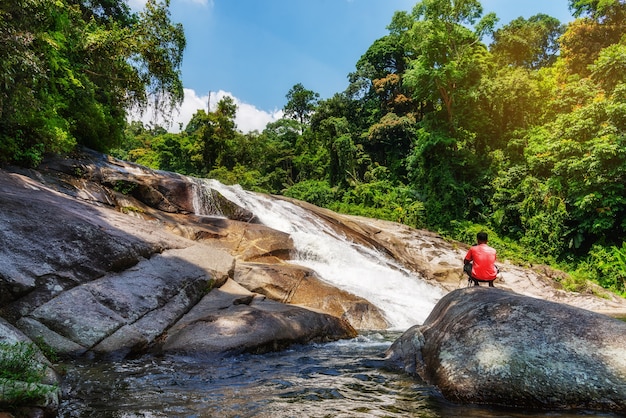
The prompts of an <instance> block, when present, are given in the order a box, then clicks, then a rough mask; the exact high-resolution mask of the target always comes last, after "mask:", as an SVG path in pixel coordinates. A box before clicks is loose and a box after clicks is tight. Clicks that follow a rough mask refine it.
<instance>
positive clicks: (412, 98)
mask: <svg viewBox="0 0 626 418" xmlns="http://www.w3.org/2000/svg"><path fill="white" fill-rule="evenodd" d="M168 6H169V1H167V0H165V1H157V0H149V1H148V3H147V5H146V8H145V10H144V11H142V12H141V13H133V12H131V11H130V9H129V8H128V6H127V5H126V3H125V2H124V1H116V0H53V1H51V0H5V1H3V2H2V3H1V4H0V137H1V138H0V140H1V142H0V161H1V162H2V163H5V164H6V163H18V164H22V165H33V166H35V165H37V164H38V163H39V162H40V161H41V158H42V157H43V156H44V155H45V154H46V153H49V152H69V151H71V150H72V149H73V148H74V147H76V146H77V145H85V146H88V147H91V148H95V149H98V150H101V151H105V152H109V153H111V154H112V155H114V156H117V157H119V158H122V159H126V160H129V161H135V162H138V163H140V164H144V165H147V166H150V167H153V168H157V169H162V170H168V171H176V172H180V173H183V174H188V175H194V176H201V177H212V178H216V179H219V180H221V181H222V182H225V183H227V184H235V183H238V184H241V185H242V186H243V187H244V188H246V189H250V190H256V191H262V192H268V193H275V194H284V195H287V196H291V197H295V198H298V199H302V200H306V201H309V202H312V203H314V204H317V205H319V206H323V207H327V208H330V209H333V210H336V211H340V212H346V213H352V214H358V215H364V216H369V217H376V218H382V219H388V220H393V221H398V222H403V223H406V224H408V225H411V226H414V227H420V228H428V229H431V230H436V231H439V232H441V233H442V234H444V235H446V236H448V237H451V238H455V239H459V240H462V241H465V242H467V243H472V242H473V241H474V237H475V234H476V232H477V231H479V230H486V231H488V232H489V233H490V243H491V244H492V245H493V246H495V247H496V248H497V249H498V251H499V257H500V258H509V259H511V260H514V261H519V262H525V263H533V264H536V263H548V264H551V265H554V266H558V267H561V268H565V269H566V270H567V271H568V272H570V273H571V276H570V278H568V279H565V282H564V284H565V285H566V286H568V287H569V288H570V289H577V290H586V286H587V285H586V283H587V280H592V281H595V282H597V283H599V284H601V285H602V286H604V287H606V288H609V289H611V290H613V291H616V292H618V293H621V294H623V295H625V294H626V288H625V280H626V243H625V241H626V234H625V232H626V190H625V188H626V36H625V33H624V27H626V25H625V22H624V19H625V16H626V1H625V0H570V9H571V11H572V14H573V16H574V17H575V19H574V20H573V21H572V22H570V23H569V24H567V25H564V24H562V23H561V22H559V21H558V20H557V19H555V18H553V17H550V16H547V15H544V14H537V15H535V16H533V17H531V18H529V19H525V18H521V17H520V18H517V19H515V20H513V21H511V22H509V23H504V24H502V25H500V26H496V25H497V24H498V19H497V17H496V16H495V15H493V14H486V15H485V14H484V13H483V8H482V6H481V4H480V2H479V1H478V0H455V1H453V0H422V1H419V2H417V4H416V5H415V6H414V8H413V9H412V10H411V11H398V12H396V13H395V15H394V16H393V19H392V21H391V22H390V23H389V26H388V28H387V29H388V34H387V35H386V36H384V37H382V38H380V39H377V40H376V41H375V42H374V43H373V44H372V45H371V46H370V47H369V48H368V49H367V51H364V53H363V54H362V56H361V58H360V59H359V60H358V62H356V63H355V71H354V72H353V73H351V74H349V75H348V78H349V81H350V85H349V87H348V88H347V89H346V91H343V92H338V93H336V94H335V95H334V96H333V97H331V98H328V99H320V97H319V94H317V93H315V92H313V91H310V90H307V89H306V88H305V87H304V86H303V85H301V84H297V85H295V86H293V88H292V89H291V90H290V91H289V92H287V93H286V103H287V104H286V105H285V108H284V113H285V118H284V119H281V120H279V121H277V122H274V123H270V124H268V125H267V127H266V128H265V129H264V130H263V132H252V133H246V134H244V133H242V132H240V131H238V130H237V127H236V125H235V122H234V118H235V114H236V112H237V107H236V105H235V103H234V101H233V100H232V99H229V98H225V99H223V100H222V101H220V102H219V104H218V106H217V109H216V110H215V111H211V112H207V111H205V110H198V111H197V113H196V114H195V115H194V116H193V118H192V119H191V121H190V122H189V123H188V124H187V126H185V127H183V129H182V130H181V132H180V133H169V132H167V131H166V130H165V129H164V128H162V127H159V126H145V125H143V124H142V123H140V122H132V123H130V124H129V123H127V122H126V120H127V114H128V111H129V109H131V107H133V106H138V107H141V106H145V105H146V104H147V102H148V101H149V100H153V101H155V103H156V104H157V108H158V109H160V110H162V111H163V112H167V111H168V109H171V106H172V105H175V104H176V103H179V102H180V100H181V98H182V84H181V81H180V74H179V68H180V64H181V59H182V51H183V49H184V47H185V36H184V32H183V28H182V27H180V25H176V24H174V23H172V22H171V21H170V18H169V13H168ZM208 76H209V77H210V74H208Z"/></svg>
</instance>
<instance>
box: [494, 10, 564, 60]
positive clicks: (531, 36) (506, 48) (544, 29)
mask: <svg viewBox="0 0 626 418" xmlns="http://www.w3.org/2000/svg"><path fill="white" fill-rule="evenodd" d="M564 32H565V27H564V26H563V25H561V23H560V22H559V21H558V19H555V18H553V17H550V16H548V15H545V14H537V15H535V16H532V17H531V18H529V19H528V20H526V19H524V18H523V17H518V18H517V19H515V20H513V21H512V22H511V23H509V24H507V25H505V26H503V27H502V28H501V29H498V30H496V31H495V32H494V33H493V43H492V44H491V47H490V51H491V53H492V54H493V55H494V58H495V60H496V62H498V63H499V64H500V65H503V66H504V65H515V66H518V67H524V68H528V69H539V68H543V67H547V66H550V65H552V64H554V63H555V62H556V59H557V57H558V53H559V44H558V38H559V37H560V36H561V35H562V34H563V33H564Z"/></svg>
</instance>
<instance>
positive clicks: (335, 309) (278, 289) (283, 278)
mask: <svg viewBox="0 0 626 418" xmlns="http://www.w3.org/2000/svg"><path fill="white" fill-rule="evenodd" d="M234 280H235V281H236V282H237V283H239V284H240V285H242V286H243V287H245V288H246V289H248V290H250V291H252V292H256V293H259V294H262V295H265V296H267V297H268V298H270V299H272V300H275V301H278V302H282V303H288V304H292V305H299V306H304V307H307V308H310V309H315V310H319V311H322V312H325V313H328V314H331V315H334V316H337V317H341V318H343V319H345V320H346V321H348V322H349V323H350V325H352V326H353V327H354V328H356V329H358V330H384V329H387V328H389V322H387V320H386V319H385V317H384V315H383V313H382V312H381V311H380V310H379V309H378V308H377V307H376V306H374V305H373V304H372V303H370V302H369V301H367V300H366V299H363V298H361V297H358V296H355V295H353V294H352V293H349V292H346V291H344V290H341V289H337V288H336V287H334V286H331V285H329V284H328V283H325V282H324V281H322V280H321V279H319V277H318V276H317V274H316V273H315V271H313V270H311V269H309V268H306V267H302V266H297V265H292V264H284V263H283V264H265V263H237V266H236V268H235V274H234Z"/></svg>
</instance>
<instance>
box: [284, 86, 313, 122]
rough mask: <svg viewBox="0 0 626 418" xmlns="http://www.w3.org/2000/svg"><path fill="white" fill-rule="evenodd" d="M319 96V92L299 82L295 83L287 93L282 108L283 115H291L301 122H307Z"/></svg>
mask: <svg viewBox="0 0 626 418" xmlns="http://www.w3.org/2000/svg"><path fill="white" fill-rule="evenodd" d="M319 97H320V95H319V93H316V92H314V91H312V90H307V89H305V88H304V86H303V85H302V84H301V83H298V84H296V85H295V86H293V87H292V88H291V89H290V90H289V92H288V93H287V104H286V105H285V107H284V108H283V110H284V112H285V116H287V117H292V118H294V119H296V120H298V121H299V122H300V123H302V124H304V123H305V122H308V121H309V118H310V116H311V113H313V111H314V110H315V107H316V105H317V101H318V100H319Z"/></svg>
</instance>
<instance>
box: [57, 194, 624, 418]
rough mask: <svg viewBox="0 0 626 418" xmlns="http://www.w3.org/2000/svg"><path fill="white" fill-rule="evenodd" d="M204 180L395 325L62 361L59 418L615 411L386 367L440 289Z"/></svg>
mask: <svg viewBox="0 0 626 418" xmlns="http://www.w3.org/2000/svg"><path fill="white" fill-rule="evenodd" d="M208 185H209V187H212V188H215V189H217V190H219V191H220V192H221V193H222V194H223V195H224V196H225V197H227V198H228V199H230V200H232V201H234V202H235V203H238V204H240V205H241V206H243V207H246V208H247V209H249V210H251V211H252V212H253V213H254V214H255V215H257V217H258V218H259V219H261V221H262V222H263V223H264V224H266V225H268V226H270V227H272V228H275V229H277V230H281V231H284V232H287V233H289V234H290V235H291V236H292V237H293V239H294V244H295V246H296V247H297V251H298V254H297V257H296V260H295V261H294V262H296V263H298V264H302V265H305V266H308V267H311V268H313V269H315V270H316V271H317V272H318V274H319V275H320V276H321V277H322V279H324V280H326V281H328V282H330V283H332V284H334V285H335V286H337V287H339V288H342V289H345V290H348V291H350V292H352V293H354V294H357V295H359V296H362V297H364V298H366V299H368V300H370V301H371V302H373V303H374V304H375V305H376V306H378V307H379V308H380V309H381V310H382V311H383V312H384V313H385V315H386V316H387V320H388V321H389V323H390V324H391V328H390V330H388V331H387V332H383V333H367V334H363V335H360V336H359V337H357V338H355V339H353V340H348V341H337V342H333V343H326V344H312V345H307V346H294V347H291V348H290V349H288V350H285V351H281V352H277V353H269V354H263V355H251V354H245V355H239V356H235V357H207V358H197V357H194V358H187V357H167V356H166V357H149V356H145V357H141V358H137V359H128V360H124V361H121V362H106V361H105V362H102V361H98V362H90V361H88V360H80V361H73V362H67V363H64V364H61V365H60V366H61V367H62V368H63V369H65V371H66V375H65V378H64V386H63V390H64V392H65V397H64V399H66V400H65V401H64V402H63V404H62V405H61V410H60V414H59V416H60V417H61V418H72V417H73V418H79V417H80V418H86V417H93V418H114V417H115V418H135V417H145V418H151V417H159V418H160V417H184V418H191V417H225V418H226V417H261V418H262V417H271V418H283V417H522V416H541V417H574V416H582V415H594V416H605V417H611V416H613V415H610V414H599V413H592V412H580V413H567V414H565V413H560V412H545V411H544V412H536V413H531V412H525V413H521V412H520V411H511V410H502V409H494V408H486V407H478V406H477V407H472V406H459V405H454V404H451V403H449V402H446V401H445V400H444V399H442V398H441V397H440V396H439V395H438V394H437V392H436V390H434V388H433V387H431V386H429V385H426V384H424V383H423V382H420V381H419V380H417V379H415V378H412V377H410V376H407V375H405V374H403V373H399V372H395V371H392V370H389V369H387V368H386V367H385V362H384V360H383V356H384V353H385V351H386V349H387V348H388V347H389V346H390V345H391V343H392V342H393V341H394V340H395V339H396V338H397V337H398V336H399V335H400V331H404V330H406V329H407V328H409V327H410V326H412V325H415V324H418V323H422V322H423V321H424V319H425V318H426V316H427V315H428V313H429V312H430V311H431V309H432V307H433V306H434V305H435V303H436V302H437V300H438V299H439V298H440V297H441V296H442V293H441V291H440V290H439V289H437V288H435V287H433V286H431V285H429V284H427V283H425V282H424V281H423V280H421V279H420V278H419V277H416V276H414V275H412V274H411V273H410V272H408V271H406V270H405V269H403V268H402V267H401V266H398V265H397V264H395V263H394V262H393V261H392V260H389V259H387V258H386V257H385V256H384V255H383V254H380V253H377V252H376V251H373V250H371V249H368V248H363V247H360V246H357V245H355V244H353V243H350V242H348V241H346V240H345V239H344V237H341V236H339V235H338V234H337V233H336V232H335V231H334V230H333V229H332V228H330V227H329V226H328V225H327V224H325V223H324V222H323V221H322V220H321V219H319V218H317V217H316V216H315V215H313V214H311V213H309V212H307V211H305V210H303V209H301V208H299V207H297V206H294V205H292V204H290V203H288V202H285V201H281V200H273V199H271V198H268V197H264V196H261V195H257V194H253V193H248V192H245V191H243V190H241V189H240V188H236V187H225V186H223V185H221V184H219V183H216V182H209V183H208ZM204 187H205V184H204V183H199V184H198V196H197V197H198V198H197V213H198V214H199V215H203V214H207V212H206V211H205V209H204V207H205V206H204V205H210V204H211V203H212V202H210V201H207V198H208V196H209V194H207V193H204V190H205V189H204Z"/></svg>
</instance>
